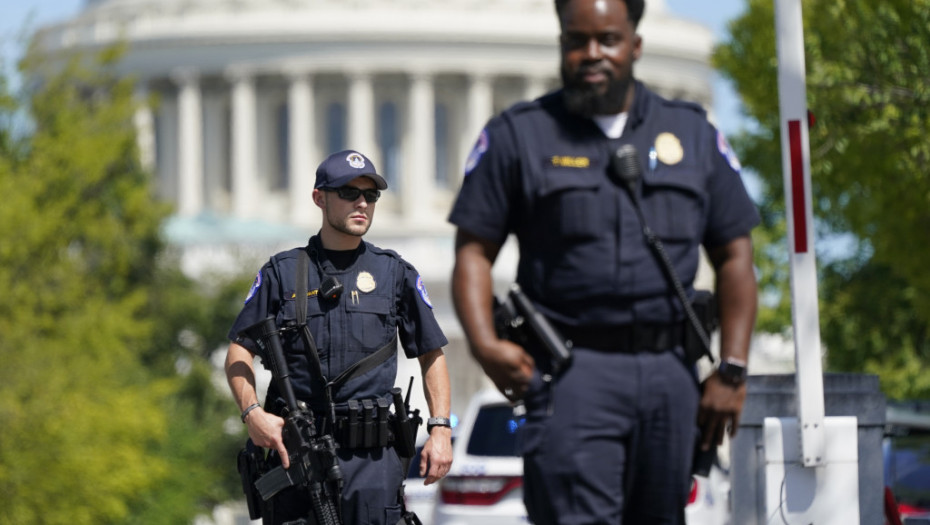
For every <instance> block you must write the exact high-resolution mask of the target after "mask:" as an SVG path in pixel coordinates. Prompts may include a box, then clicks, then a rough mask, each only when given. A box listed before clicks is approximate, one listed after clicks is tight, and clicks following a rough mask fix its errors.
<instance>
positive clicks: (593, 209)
mask: <svg viewBox="0 0 930 525" xmlns="http://www.w3.org/2000/svg"><path fill="white" fill-rule="evenodd" d="M624 144H632V145H634V146H635V147H636V149H637V152H638V154H639V157H640V161H641V164H642V166H643V172H644V173H643V179H642V183H641V184H640V202H641V205H642V209H643V213H644V216H645V220H646V223H647V224H648V225H649V227H650V228H651V229H652V230H653V231H654V232H655V234H656V235H657V236H658V237H659V238H660V239H661V241H662V243H663V244H664V245H665V249H666V250H667V252H668V255H669V257H670V259H671V261H672V263H673V265H674V266H675V269H676V271H677V272H678V275H679V277H680V279H681V280H682V283H683V284H684V286H685V287H686V289H688V290H691V288H692V284H693V281H694V277H695V275H696V273H697V268H698V262H699V246H700V245H701V244H703V245H705V246H706V247H715V246H720V245H724V244H726V243H728V242H729V241H731V240H733V239H735V238H737V237H740V236H744V235H747V234H748V233H749V232H750V230H751V229H752V228H753V227H754V226H755V225H756V224H758V222H759V215H758V212H757V210H756V207H755V205H754V204H753V202H752V200H751V199H750V198H749V195H748V194H747V192H746V189H745V186H744V185H743V182H742V180H741V178H740V173H739V171H740V166H739V161H738V160H737V159H736V156H735V154H734V153H733V152H732V150H731V149H730V147H729V145H728V144H727V142H726V139H725V138H724V137H723V135H722V134H721V133H719V132H718V131H717V130H716V129H715V128H714V127H713V126H712V125H711V124H710V123H709V122H708V121H707V119H706V117H705V114H704V111H703V110H702V109H701V108H700V106H697V105H695V104H692V103H689V102H681V101H669V100H666V99H663V98H662V97H660V96H658V95H656V94H655V93H652V92H651V91H649V90H648V89H646V88H645V86H644V85H643V84H642V83H639V82H637V83H636V87H635V97H634V103H633V107H632V109H631V110H630V112H629V114H628V117H627V122H626V126H625V128H624V130H623V133H622V136H621V137H620V138H619V139H611V138H608V137H606V136H605V135H604V133H603V132H602V131H601V129H600V128H599V127H598V126H597V124H596V123H595V122H594V121H592V120H591V119H588V118H584V117H580V116H576V115H573V114H571V113H569V112H568V111H567V110H566V108H565V106H564V104H563V103H562V95H561V92H558V91H557V92H554V93H550V94H548V95H545V96H543V97H541V98H539V99H537V100H535V101H532V102H524V103H520V104H517V105H515V106H513V107H511V108H510V109H508V110H507V111H505V112H504V113H502V114H501V115H499V116H496V117H494V118H493V119H491V120H490V121H489V122H488V124H487V126H486V127H485V129H484V130H483V131H482V132H481V134H480V136H479V138H478V141H477V143H476V144H475V146H474V149H473V150H472V153H471V155H470V156H469V158H468V161H467V163H466V175H465V179H464V181H463V183H462V187H461V190H460V192H459V195H458V198H457V200H456V202H455V205H454V207H453V209H452V212H451V214H450V216H449V221H450V222H452V223H453V224H455V225H456V226H458V227H459V228H461V229H462V230H465V231H467V232H470V233H471V234H474V235H477V236H478V237H481V238H483V239H486V240H490V241H494V242H499V243H502V242H504V241H505V240H506V238H507V236H508V235H509V234H510V233H514V234H515V235H516V237H517V240H518V241H519V251H520V262H519V265H518V270H517V282H518V283H519V284H520V285H521V287H522V288H523V289H524V290H525V291H526V293H527V294H528V295H529V296H530V297H531V298H532V299H533V300H534V302H535V303H536V304H537V306H538V307H539V308H540V309H541V310H542V311H543V313H545V314H546V315H547V316H549V317H550V318H552V319H554V320H556V321H557V322H560V323H563V324H565V325H568V326H575V327H579V326H599V325H608V324H611V325H615V324H629V323H634V322H647V323H669V322H674V321H678V320H680V319H683V312H682V309H681V307H680V306H679V304H678V299H677V298H676V296H675V294H674V291H673V288H672V286H671V285H670V284H669V281H668V280H667V278H666V277H665V276H664V274H663V272H662V270H661V267H660V266H659V262H658V260H657V259H656V258H655V255H654V254H653V253H652V252H651V249H650V248H649V246H648V244H647V243H646V240H645V237H644V235H643V230H642V225H641V223H640V222H639V220H638V218H637V215H636V213H635V209H634V208H633V204H632V200H631V199H630V197H629V195H628V194H627V193H626V190H624V189H623V186H622V184H621V183H618V182H615V180H613V179H614V177H613V176H612V175H611V172H610V166H609V159H610V157H611V156H612V155H613V154H614V152H615V151H616V150H617V148H618V147H620V146H621V145H624Z"/></svg>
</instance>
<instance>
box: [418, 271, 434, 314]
mask: <svg viewBox="0 0 930 525" xmlns="http://www.w3.org/2000/svg"><path fill="white" fill-rule="evenodd" d="M417 292H419V293H420V299H423V302H424V303H426V306H429V307H430V310H432V309H433V303H431V302H430V301H429V294H428V293H427V292H426V284H424V283H423V278H422V277H420V276H419V275H418V276H417Z"/></svg>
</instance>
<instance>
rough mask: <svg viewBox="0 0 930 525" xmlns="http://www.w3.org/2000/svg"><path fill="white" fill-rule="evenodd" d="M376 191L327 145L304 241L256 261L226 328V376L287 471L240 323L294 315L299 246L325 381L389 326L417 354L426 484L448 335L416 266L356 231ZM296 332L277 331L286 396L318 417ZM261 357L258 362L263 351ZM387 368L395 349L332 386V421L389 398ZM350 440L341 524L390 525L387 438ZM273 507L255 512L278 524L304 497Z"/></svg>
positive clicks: (375, 183) (441, 402) (434, 452)
mask: <svg viewBox="0 0 930 525" xmlns="http://www.w3.org/2000/svg"><path fill="white" fill-rule="evenodd" d="M386 188H387V183H386V182H385V180H384V178H383V177H381V175H379V174H378V173H377V171H376V170H375V166H374V165H373V164H372V162H371V161H370V160H369V159H368V158H367V157H365V156H364V155H362V154H361V153H359V152H356V151H341V152H338V153H334V154H332V155H330V156H329V157H328V158H327V159H326V160H325V161H324V162H323V163H322V164H320V166H319V168H318V169H317V172H316V183H315V185H314V190H313V202H314V204H316V205H317V206H318V207H319V208H320V209H321V210H322V215H323V221H322V227H321V228H320V231H319V233H318V234H317V235H314V236H312V237H311V238H310V241H309V243H308V245H307V246H306V247H301V248H295V249H292V250H290V251H285V252H282V253H278V254H277V255H275V256H273V257H272V258H271V260H270V261H269V262H268V263H266V264H265V265H264V266H262V268H261V269H260V270H259V272H258V275H257V276H256V277H255V282H254V284H253V285H252V288H251V290H250V291H249V294H248V297H247V298H246V301H245V306H244V307H243V309H242V311H241V312H240V314H239V317H238V318H237V319H236V321H235V323H234V324H233V326H232V329H231V330H230V331H229V338H230V340H231V343H230V345H229V350H228V353H227V356H226V375H227V380H228V382H229V386H230V388H231V389H232V393H233V396H234V397H235V400H236V403H237V404H238V405H239V408H240V410H241V411H242V419H243V421H244V422H245V424H246V425H247V426H248V431H249V437H250V438H251V440H252V441H253V442H254V443H255V444H256V445H258V446H260V447H264V448H267V449H271V450H272V451H273V454H272V455H275V456H277V457H278V458H280V461H281V462H282V464H283V466H284V467H285V468H287V467H288V466H289V461H288V456H287V451H286V450H285V448H284V444H283V443H282V439H281V430H282V427H283V424H284V420H283V419H282V418H281V417H280V415H281V409H282V403H283V401H282V399H281V398H282V396H281V393H280V392H278V391H277V390H276V387H275V386H274V384H272V386H271V387H269V390H268V394H267V396H266V402H265V406H260V405H259V403H258V398H257V396H256V391H255V375H254V370H253V368H252V362H253V358H254V356H255V355H256V354H259V355H261V352H260V350H259V347H258V346H257V345H256V342H255V341H253V340H251V339H249V338H248V337H247V336H245V335H243V334H242V331H243V330H244V329H245V328H247V327H249V326H251V325H253V324H254V323H257V322H259V321H261V320H263V319H265V318H267V316H269V315H272V316H274V317H275V319H276V323H277V325H278V326H279V327H285V326H291V325H293V324H294V321H295V313H296V307H295V303H296V301H295V299H296V291H295V290H296V288H295V286H296V285H295V281H296V279H295V271H296V267H297V260H298V256H300V255H301V254H300V252H301V251H302V250H306V251H307V253H308V254H309V256H310V263H309V274H308V287H307V296H308V300H307V319H306V322H307V325H308V326H309V328H310V332H311V334H312V336H313V339H314V341H315V343H316V346H317V347H318V351H319V359H320V361H321V364H322V369H323V374H324V375H325V376H326V377H327V378H328V379H330V380H331V379H333V378H335V377H337V376H338V375H339V374H340V373H342V372H343V371H344V370H346V369H347V368H348V367H350V366H351V365H353V364H354V363H356V362H358V361H360V360H361V359H363V358H365V357H366V356H368V355H371V354H373V353H375V352H376V351H378V350H379V349H381V348H382V347H384V346H385V345H390V346H391V347H393V345H394V344H395V341H396V339H395V338H396V336H397V334H398V333H399V335H400V342H401V345H402V347H403V349H404V352H405V354H406V355H407V357H408V358H416V359H417V360H418V361H419V363H420V367H421V369H422V376H423V386H424V392H425V395H426V402H427V405H428V407H429V412H430V415H431V416H432V417H431V418H429V420H428V429H429V438H428V439H427V441H426V443H425V444H424V446H423V451H422V459H421V461H420V466H419V468H420V473H421V475H425V477H426V480H425V483H426V484H431V483H434V482H436V481H437V480H439V479H440V478H442V477H443V476H444V475H445V474H446V473H447V472H448V471H449V467H450V466H451V463H452V451H451V429H450V426H449V419H448V416H449V409H450V397H449V396H450V387H449V376H448V371H447V368H446V361H445V356H444V355H443V351H442V346H444V345H445V344H446V343H447V340H446V338H445V336H444V335H443V333H442V331H441V330H440V328H439V326H438V324H437V323H436V319H435V317H434V316H433V312H432V305H431V303H430V300H429V296H428V295H427V292H426V288H425V286H424V285H423V280H422V279H421V278H420V276H419V275H418V274H417V271H416V270H415V269H414V267H413V266H411V265H410V264H409V263H408V262H406V261H404V260H403V259H402V258H401V257H400V256H399V255H397V254H396V253H394V252H392V251H389V250H383V249H381V248H378V247H376V246H374V245H372V244H370V243H368V242H365V241H363V240H362V236H363V235H364V234H365V233H366V232H367V231H368V228H369V227H370V226H371V221H372V217H373V215H374V211H375V203H376V202H377V201H378V198H379V197H380V195H381V191H380V190H383V189H386ZM340 285H341V286H340ZM340 289H341V291H340ZM321 290H323V291H324V292H325V293H321ZM334 290H335V291H334ZM296 332H297V331H291V332H287V331H285V332H284V333H283V335H282V338H283V346H284V351H285V360H286V361H287V365H288V367H289V370H290V373H291V380H292V382H293V383H294V391H295V395H296V397H297V399H298V400H300V401H304V402H307V403H308V404H309V406H310V407H311V408H312V410H313V412H314V414H316V415H322V414H327V413H329V409H328V407H327V406H326V403H325V401H324V400H325V396H324V391H323V386H322V381H321V380H320V378H318V377H315V376H314V374H313V373H312V371H311V368H310V367H309V366H308V360H307V359H308V357H307V356H308V354H307V348H305V347H304V344H303V342H302V340H301V338H300V337H299V335H298V334H297V333H296ZM261 357H262V358H263V361H264V362H265V363H266V365H267V362H268V361H267V360H266V356H264V355H261ZM396 373H397V357H396V353H392V354H391V357H390V358H389V359H387V360H386V361H384V362H383V363H381V364H379V365H378V366H377V367H375V368H374V369H373V370H370V371H368V372H366V373H364V374H362V375H360V376H358V377H354V378H351V379H349V380H348V381H346V382H345V383H344V384H342V385H341V386H338V387H337V388H336V390H335V391H333V392H332V398H333V401H334V403H335V406H336V409H337V414H339V415H337V418H339V417H341V415H345V414H346V413H347V410H348V407H349V406H353V407H356V408H357V407H358V406H362V407H363V409H364V405H365V404H367V405H368V406H369V407H377V400H378V398H385V397H387V398H388V400H390V395H389V393H390V390H391V388H392V387H393V385H394V380H395V376H396ZM350 400H351V401H350ZM362 417H363V416H361V415H360V416H359V417H358V420H359V421H361V419H362ZM339 435H342V434H339ZM339 435H337V442H340V439H338V437H339ZM359 435H361V434H359ZM356 441H358V442H357V443H348V444H347V443H345V440H344V439H342V442H341V443H339V445H338V447H339V448H338V458H339V464H340V467H341V469H342V472H343V475H344V478H345V485H344V489H343V498H342V499H343V502H342V510H343V522H344V523H347V524H390V525H395V524H396V523H397V522H398V520H399V519H400V516H401V507H400V504H399V501H398V492H399V489H400V487H401V484H402V482H403V479H404V474H405V472H403V468H402V463H401V461H400V459H399V457H398V455H397V453H396V452H395V451H394V450H393V449H392V448H391V447H389V446H388V447H384V446H365V445H366V444H367V445H371V443H370V442H369V443H366V442H365V440H364V439H357V440H356ZM272 508H273V513H274V516H273V517H271V518H269V517H268V516H264V518H265V523H283V522H286V521H290V520H296V519H299V518H301V517H306V516H307V515H308V511H309V501H308V500H307V498H306V496H305V494H304V493H302V492H301V491H300V490H298V489H297V488H294V487H292V488H290V489H285V491H282V492H281V493H279V494H278V495H277V496H276V497H275V498H274V500H273V505H272Z"/></svg>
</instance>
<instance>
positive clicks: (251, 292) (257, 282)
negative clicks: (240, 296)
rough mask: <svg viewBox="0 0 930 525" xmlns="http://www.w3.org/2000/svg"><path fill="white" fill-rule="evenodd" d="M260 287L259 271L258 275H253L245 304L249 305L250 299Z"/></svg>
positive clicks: (260, 275) (260, 273) (260, 276)
mask: <svg viewBox="0 0 930 525" xmlns="http://www.w3.org/2000/svg"><path fill="white" fill-rule="evenodd" d="M261 286H262V271H261V270H259V271H258V273H257V274H256V275H255V281H254V282H253V283H252V287H251V288H249V295H247V296H246V298H245V304H249V301H251V300H252V298H253V297H255V292H257V291H258V289H259V288H261Z"/></svg>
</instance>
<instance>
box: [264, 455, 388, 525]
mask: <svg viewBox="0 0 930 525" xmlns="http://www.w3.org/2000/svg"><path fill="white" fill-rule="evenodd" d="M337 455H338V456H339V467H340V469H341V470H342V475H343V479H344V480H345V483H344V485H343V490H342V522H343V523H344V524H345V525H397V522H399V521H400V519H401V506H400V502H399V501H398V491H399V490H400V486H401V484H402V483H403V482H404V471H403V466H402V464H401V461H400V458H399V457H398V456H397V452H395V450H394V449H393V448H392V447H386V448H371V449H344V448H340V449H338V450H337ZM275 459H277V458H275ZM272 505H273V518H272V519H271V520H266V521H264V523H270V524H274V525H279V524H282V523H286V522H288V521H292V520H297V519H300V518H306V517H307V516H308V514H309V512H310V499H309V497H308V496H307V490H306V489H303V488H297V487H291V488H288V489H286V490H284V491H281V492H280V493H279V494H278V495H276V496H275V497H274V501H273V504H272Z"/></svg>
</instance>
